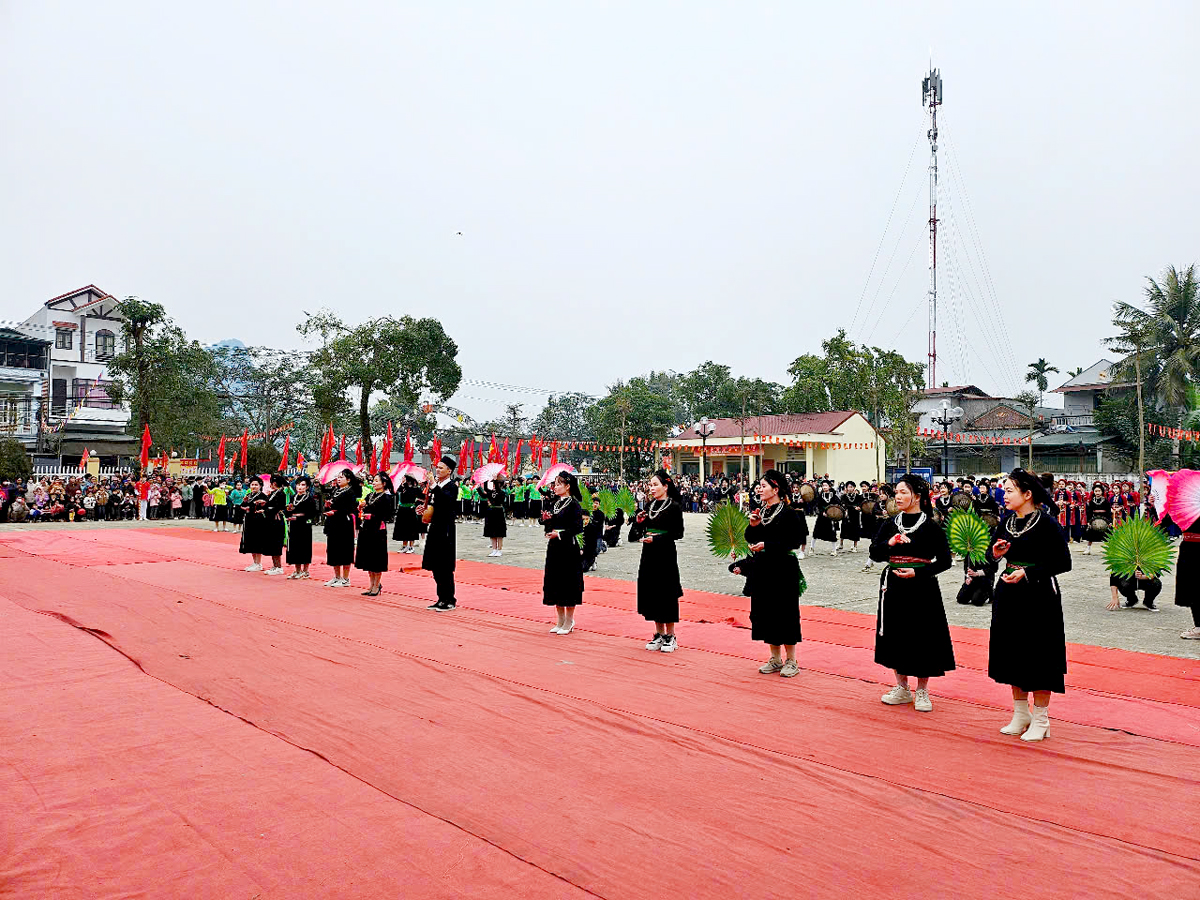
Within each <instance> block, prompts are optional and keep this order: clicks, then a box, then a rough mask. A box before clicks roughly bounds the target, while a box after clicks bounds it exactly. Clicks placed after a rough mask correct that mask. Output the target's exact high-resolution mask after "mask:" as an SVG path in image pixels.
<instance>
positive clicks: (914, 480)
mask: <svg viewBox="0 0 1200 900" xmlns="http://www.w3.org/2000/svg"><path fill="white" fill-rule="evenodd" d="M896 483H897V484H901V483H903V484H907V485H908V488H909V490H911V491H912V492H913V493H914V494H916V495H917V499H918V501H919V502H920V505H921V511H922V512H925V513H931V512H933V506H932V504H930V502H929V482H928V481H926V480H925V479H924V478H922V477H921V476H920V475H914V474H912V473H911V472H905V473H904V474H903V475H901V476H900V477H899V478H898V479H896Z"/></svg>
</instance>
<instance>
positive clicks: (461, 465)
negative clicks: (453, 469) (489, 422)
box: [433, 438, 471, 475]
mask: <svg viewBox="0 0 1200 900" xmlns="http://www.w3.org/2000/svg"><path fill="white" fill-rule="evenodd" d="M470 443H471V439H470V438H466V439H465V440H463V443H462V449H461V450H460V451H458V474H459V475H466V474H467V460H469V459H470V458H471V448H470V446H469V445H470ZM433 464H434V465H437V460H436V459H435V460H433Z"/></svg>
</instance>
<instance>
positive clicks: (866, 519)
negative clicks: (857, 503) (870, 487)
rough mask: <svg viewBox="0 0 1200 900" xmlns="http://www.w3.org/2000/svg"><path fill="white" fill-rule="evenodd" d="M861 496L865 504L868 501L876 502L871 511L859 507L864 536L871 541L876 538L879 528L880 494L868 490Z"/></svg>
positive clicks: (864, 504)
mask: <svg viewBox="0 0 1200 900" xmlns="http://www.w3.org/2000/svg"><path fill="white" fill-rule="evenodd" d="M861 496H862V501H863V506H866V505H867V504H868V503H874V504H875V506H874V507H873V508H872V510H871V511H870V512H865V511H863V510H862V507H859V517H860V520H861V521H862V536H863V537H864V538H865V539H867V540H868V541H870V540H874V538H875V532H876V531H878V530H879V513H880V509H879V495H878V494H876V493H874V492H871V491H867V492H865V493H863V494H862V495H861Z"/></svg>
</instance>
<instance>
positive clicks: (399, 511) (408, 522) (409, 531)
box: [392, 483, 422, 544]
mask: <svg viewBox="0 0 1200 900" xmlns="http://www.w3.org/2000/svg"><path fill="white" fill-rule="evenodd" d="M421 495H422V492H421V489H420V488H419V487H416V486H415V485H411V484H407V483H405V484H402V485H401V486H400V492H399V495H398V496H397V498H396V527H395V528H394V529H392V538H393V539H395V540H397V541H401V542H403V543H406V544H408V543H412V542H413V541H416V540H418V539H419V538H420V537H421V529H420V524H419V523H420V519H419V518H418V517H417V501H418V500H420V499H421Z"/></svg>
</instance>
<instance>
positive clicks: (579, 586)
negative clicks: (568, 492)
mask: <svg viewBox="0 0 1200 900" xmlns="http://www.w3.org/2000/svg"><path fill="white" fill-rule="evenodd" d="M547 512H548V513H549V516H548V517H545V518H543V520H542V528H543V529H545V531H546V534H549V533H550V532H552V531H557V532H558V537H556V538H547V539H546V569H545V572H544V573H543V574H542V605H543V606H578V605H579V604H581V603H582V602H583V556H582V554H581V553H580V550H579V542H578V541H576V540H575V539H576V537H578V536H579V535H581V534H583V510H582V509H580V508H579V503H578V501H576V500H575V498H574V497H562V498H555V501H554V502H553V503H552V504H551V505H550V507H549V509H548V510H547Z"/></svg>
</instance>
